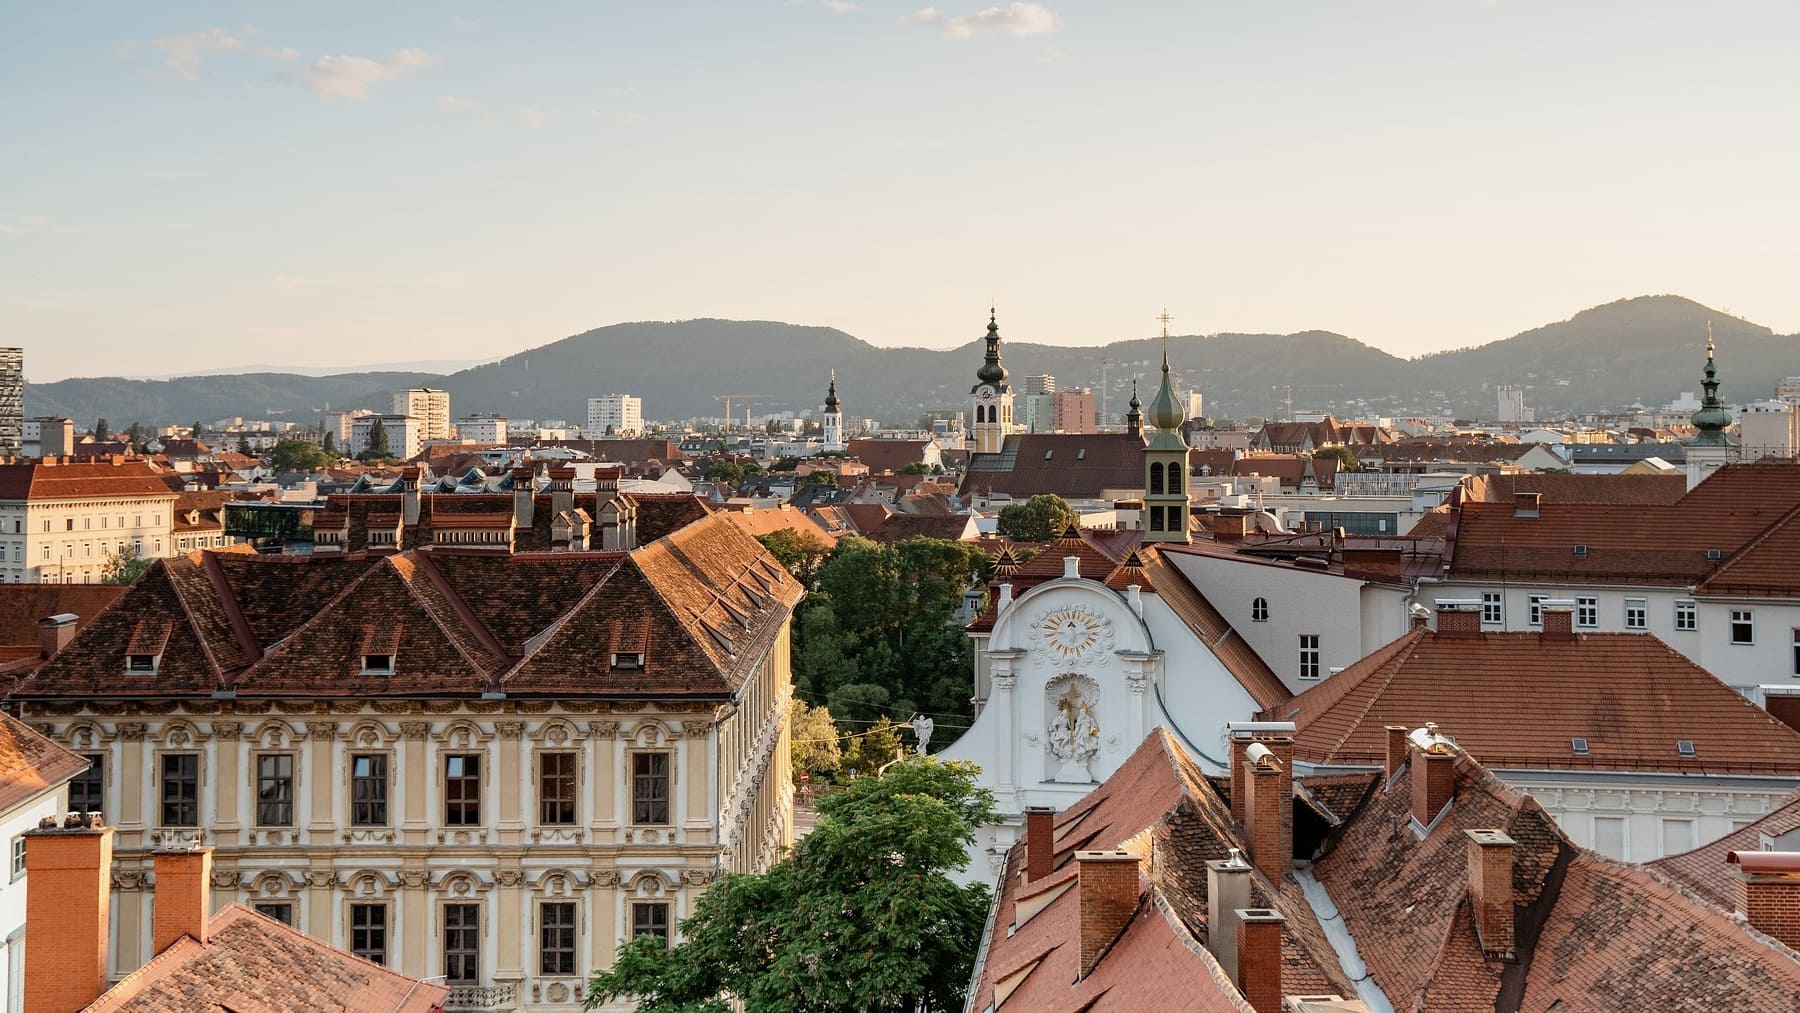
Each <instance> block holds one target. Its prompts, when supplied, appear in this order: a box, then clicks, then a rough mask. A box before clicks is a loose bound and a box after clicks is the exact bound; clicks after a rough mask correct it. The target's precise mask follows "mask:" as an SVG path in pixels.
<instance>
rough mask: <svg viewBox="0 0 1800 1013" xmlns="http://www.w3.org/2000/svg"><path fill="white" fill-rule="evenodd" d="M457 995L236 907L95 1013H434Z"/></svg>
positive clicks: (117, 990)
mask: <svg viewBox="0 0 1800 1013" xmlns="http://www.w3.org/2000/svg"><path fill="white" fill-rule="evenodd" d="M449 992H450V989H449V988H448V987H447V986H445V985H443V984H441V983H432V982H429V981H420V980H419V979H417V978H409V977H407V976H406V975H404V974H400V973H399V972H397V971H390V970H388V969H387V968H385V967H382V966H381V965H379V964H374V963H370V962H369V961H367V960H364V959H362V958H361V957H356V956H352V955H351V954H348V953H345V952H344V951H343V950H339V949H335V948H333V947H331V946H329V945H327V944H326V943H324V942H322V941H320V940H317V939H314V938H313V937H311V936H309V935H307V934H305V933H303V932H301V931H299V930H298V929H294V928H290V927H288V926H286V925H283V924H282V923H280V922H278V921H276V920H275V919H273V918H268V917H265V916H263V915H259V914H257V913H256V912H254V911H252V910H250V909H249V908H247V907H245V906H243V905H242V904H228V905H226V906H225V908H224V909H223V910H221V911H220V912H219V913H218V914H216V915H213V916H212V919H211V921H210V922H208V924H207V941H206V942H204V943H201V942H197V941H195V940H194V938H193V937H192V936H182V937H181V938H180V939H178V940H176V941H175V942H174V943H173V944H171V945H170V946H169V947H168V949H165V950H163V951H162V952H161V953H159V954H157V955H156V956H155V957H153V958H151V960H150V962H149V963H147V964H145V965H144V966H143V967H141V968H139V969H138V970H137V971H136V972H135V973H133V974H130V975H127V976H126V978H125V979H124V980H123V981H121V982H119V983H118V984H117V985H114V986H113V987H112V988H111V989H110V990H109V991H107V992H106V993H105V994H104V995H102V996H101V997H100V998H99V999H97V1000H95V1001H94V1002H93V1003H92V1004H91V1005H89V1006H88V1007H87V1013H196V1011H208V1013H212V1011H219V1013H225V1011H229V1013H288V1011H291V1010H302V1009H304V1010H315V1011H319V1013H433V1011H435V1010H438V1009H440V1008H442V1005H443V1002H444V1000H445V998H446V997H447V996H448V995H449Z"/></svg>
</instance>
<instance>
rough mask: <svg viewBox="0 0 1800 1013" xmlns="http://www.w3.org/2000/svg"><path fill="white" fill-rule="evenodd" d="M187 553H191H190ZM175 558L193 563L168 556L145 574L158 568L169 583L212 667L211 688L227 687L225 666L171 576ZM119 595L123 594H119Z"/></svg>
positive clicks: (191, 562) (190, 561)
mask: <svg viewBox="0 0 1800 1013" xmlns="http://www.w3.org/2000/svg"><path fill="white" fill-rule="evenodd" d="M189 555H191V553H190V554H189ZM177 559H187V561H188V564H189V565H194V563H193V560H191V559H188V557H187V556H168V557H165V558H163V559H159V560H157V561H156V562H155V563H153V564H152V565H151V567H150V570H149V571H147V572H146V574H145V576H149V574H151V573H157V572H159V570H160V573H161V575H162V579H163V581H164V582H165V583H167V584H168V585H169V593H170V594H172V595H174V596H175V601H176V603H177V604H178V605H180V606H181V618H182V621H183V622H186V623H187V627H188V632H189V633H191V634H193V636H194V642H195V643H198V644H199V645H200V653H201V654H202V655H204V656H205V658H206V665H207V667H208V668H210V669H212V677H213V688H214V689H215V690H222V689H226V688H228V687H227V685H226V679H225V668H224V666H223V665H220V664H219V658H218V655H216V654H214V653H213V649H212V645H210V644H208V643H207V642H206V637H205V636H204V635H203V634H201V632H200V627H199V626H198V625H196V624H195V622H194V610H193V608H192V606H190V605H189V604H188V600H187V597H186V596H185V595H183V594H182V593H181V582H180V581H178V580H176V579H174V577H173V576H171V571H172V570H173V568H174V563H175V560H177ZM140 579H141V578H140ZM120 597H124V596H123V595H121V596H120ZM138 622H140V623H141V622H143V620H142V619H140V620H138ZM240 671H241V669H240Z"/></svg>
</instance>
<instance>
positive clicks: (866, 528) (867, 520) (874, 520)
mask: <svg viewBox="0 0 1800 1013" xmlns="http://www.w3.org/2000/svg"><path fill="white" fill-rule="evenodd" d="M837 509H838V510H840V511H842V512H843V515H844V517H845V518H846V519H847V520H848V521H849V522H850V526H851V527H852V528H854V529H855V531H856V533H857V534H859V535H861V536H862V537H864V538H868V537H870V536H871V535H872V534H873V533H874V531H875V530H876V529H877V528H879V527H881V526H882V525H883V524H886V523H887V519H888V518H889V517H892V516H894V511H893V508H892V507H889V506H888V505H887V504H885V503H846V504H844V505H843V506H841V507H838V508H837Z"/></svg>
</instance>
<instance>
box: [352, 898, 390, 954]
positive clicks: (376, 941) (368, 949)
mask: <svg viewBox="0 0 1800 1013" xmlns="http://www.w3.org/2000/svg"><path fill="white" fill-rule="evenodd" d="M387 911H388V909H387V905H386V904H352V905H350V952H351V953H354V954H356V955H357V956H359V957H361V958H363V959H364V960H367V961H370V962H371V963H376V964H381V965H382V966H384V967H385V966H386V965H387Z"/></svg>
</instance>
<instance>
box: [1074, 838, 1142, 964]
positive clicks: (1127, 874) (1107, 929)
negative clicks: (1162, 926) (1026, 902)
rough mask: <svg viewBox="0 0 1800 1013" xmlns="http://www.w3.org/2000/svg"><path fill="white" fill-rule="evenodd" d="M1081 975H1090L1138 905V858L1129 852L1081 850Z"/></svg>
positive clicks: (1078, 854) (1077, 854) (1079, 872)
mask: <svg viewBox="0 0 1800 1013" xmlns="http://www.w3.org/2000/svg"><path fill="white" fill-rule="evenodd" d="M1075 861H1076V862H1077V863H1078V865H1077V873H1076V875H1077V877H1078V879H1079V890H1080V893H1079V901H1080V916H1079V921H1080V925H1081V954H1080V957H1081V964H1080V977H1082V978H1086V977H1087V976H1088V974H1089V973H1090V972H1092V971H1093V969H1094V965H1095V964H1097V963H1099V962H1100V956H1101V954H1103V953H1104V952H1105V951H1106V949H1107V947H1109V946H1111V945H1112V942H1113V940H1114V939H1117V938H1118V937H1119V933H1120V932H1122V931H1124V929H1125V926H1126V924H1127V923H1128V922H1130V921H1131V916H1132V915H1133V914H1134V913H1136V911H1137V904H1138V857H1137V856H1136V855H1134V854H1132V853H1131V852H1129V851H1124V850H1121V849H1114V850H1112V851H1077V852H1076V853H1075Z"/></svg>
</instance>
